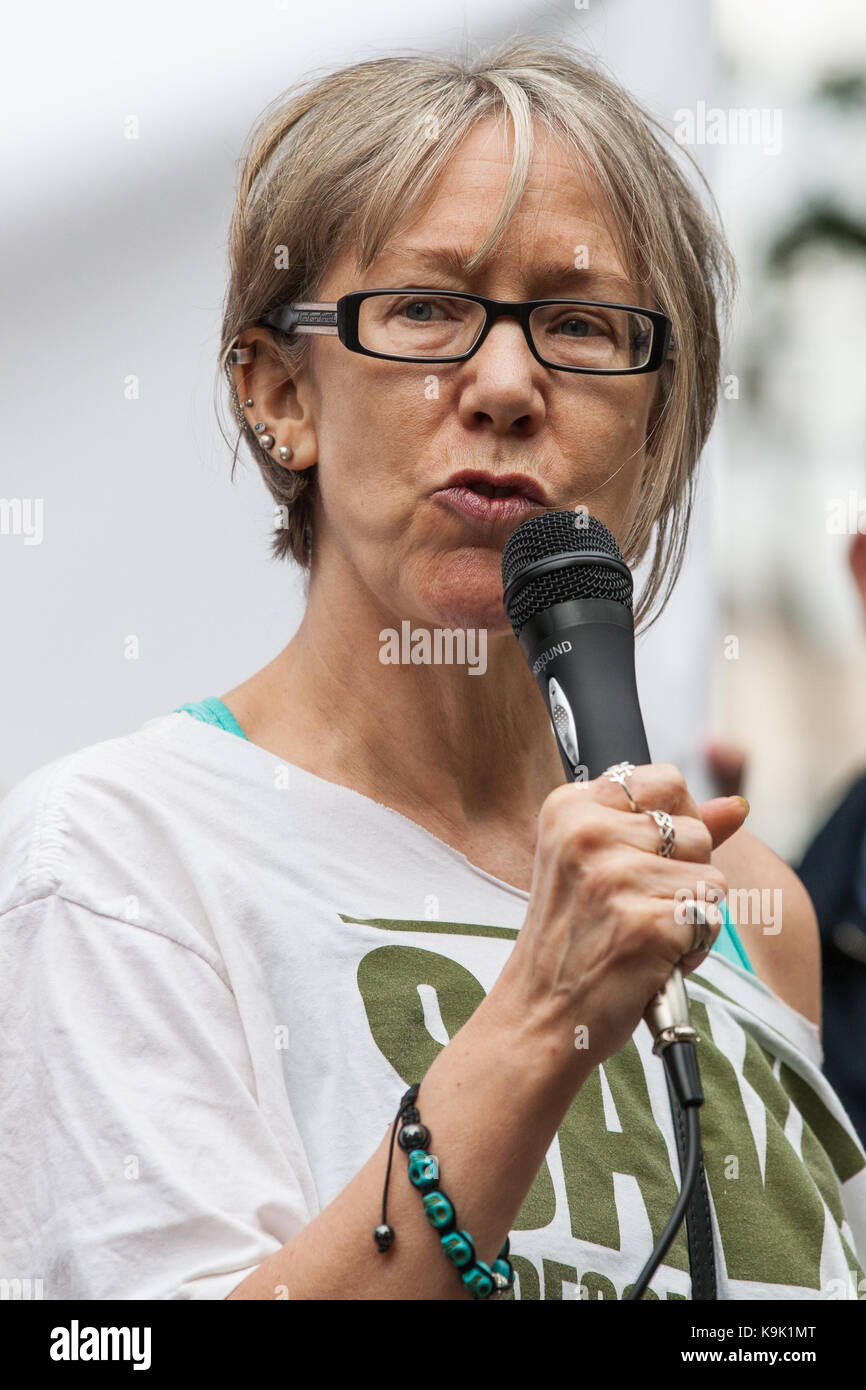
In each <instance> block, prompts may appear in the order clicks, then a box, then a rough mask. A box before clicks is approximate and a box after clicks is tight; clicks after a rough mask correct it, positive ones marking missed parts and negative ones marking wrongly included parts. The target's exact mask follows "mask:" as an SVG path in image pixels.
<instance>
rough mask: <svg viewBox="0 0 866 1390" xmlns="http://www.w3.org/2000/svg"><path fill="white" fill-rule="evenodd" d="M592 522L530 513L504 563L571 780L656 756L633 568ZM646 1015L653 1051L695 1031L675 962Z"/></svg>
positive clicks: (511, 607) (507, 593)
mask: <svg viewBox="0 0 866 1390" xmlns="http://www.w3.org/2000/svg"><path fill="white" fill-rule="evenodd" d="M565 518H568V520H567V522H566V521H565ZM588 521H589V527H585V528H584V533H585V536H586V539H585V540H581V535H580V533H579V532H577V531H576V530H575V527H574V514H573V513H564V512H554V513H546V514H543V515H541V516H539V517H532V518H530V519H529V520H528V521H526V522H524V523H523V524H522V526H519V527H518V528H517V530H516V531H515V532H514V533H513V534H512V536H511V538H510V539H509V541H508V544H507V546H506V548H505V552H504V555H503V563H502V571H503V584H504V597H505V605H506V609H507V610H508V614H509V617H510V618H511V619H512V623H513V625H514V630H515V634H516V635H517V638H518V641H519V642H520V645H521V647H522V649H523V652H524V655H525V656H526V659H527V661H528V662H529V666H530V669H531V671H532V674H533V675H534V677H535V680H536V682H537V684H538V688H539V690H540V691H541V694H542V696H543V698H544V701H545V704H546V706H547V709H548V712H549V714H550V719H551V723H552V725H553V730H554V733H555V735H556V739H557V744H558V747H559V755H560V758H561V760H562V765H563V768H564V769H565V773H566V776H567V777H568V778H569V779H570V780H571V781H578V780H580V781H586V780H589V779H591V778H594V777H598V776H600V775H601V774H602V773H603V772H604V771H605V770H606V769H607V768H608V767H611V766H612V765H613V764H615V763H619V762H626V761H627V762H630V763H634V764H636V765H639V764H643V763H649V762H651V761H652V760H651V758H650V752H649V746H648V744H647V738H646V731H645V729H644V723H643V716H642V714H641V709H640V702H639V699H638V692H637V680H636V677H635V661H634V615H633V612H632V608H631V592H632V580H631V571H630V570H629V569H628V566H627V565H626V564H625V562H624V561H623V559H622V556H621V554H620V551H619V547H618V546H617V544H616V541H615V540H614V538H613V536H612V535H611V533H610V532H609V531H608V530H607V527H605V526H604V525H603V523H602V522H600V521H599V520H598V518H596V517H589V518H588ZM566 528H567V529H566ZM521 532H523V533H524V537H521ZM545 549H546V550H547V551H548V554H547V555H546V556H545V554H544V551H545ZM539 551H540V552H541V553H540V555H539ZM610 592H614V593H615V594H616V597H608V596H606V595H607V594H608V593H610ZM573 594H577V595H578V596H577V597H574V596H572V595H573ZM551 598H553V599H555V600H556V601H553V602H551V601H550V600H551ZM647 809H650V808H647ZM644 1019H645V1020H646V1022H647V1024H648V1026H649V1028H650V1030H651V1031H652V1034H653V1037H654V1039H655V1042H654V1049H653V1050H654V1051H655V1052H656V1053H659V1052H661V1051H663V1050H664V1048H665V1047H667V1046H668V1045H669V1044H670V1043H672V1042H680V1041H685V1040H691V1041H694V1040H695V1039H696V1034H695V1032H694V1029H693V1028H692V1027H691V1025H690V1022H689V1007H688V996H687V994H686V989H685V984H684V983H683V977H682V974H681V972H680V970H679V969H678V968H675V969H674V971H673V973H672V974H671V977H670V979H669V980H668V982H667V984H666V985H664V986H663V987H662V989H660V990H659V991H658V993H657V994H655V995H654V996H653V998H652V999H651V1000H650V1002H649V1004H648V1005H647V1008H646V1010H645V1012H644Z"/></svg>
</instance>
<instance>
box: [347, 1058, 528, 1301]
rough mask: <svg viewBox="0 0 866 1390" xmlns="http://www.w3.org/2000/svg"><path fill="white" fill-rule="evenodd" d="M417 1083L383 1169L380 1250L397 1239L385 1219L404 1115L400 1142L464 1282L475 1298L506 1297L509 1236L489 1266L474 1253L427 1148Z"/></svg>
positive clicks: (510, 1280) (510, 1283) (510, 1275)
mask: <svg viewBox="0 0 866 1390" xmlns="http://www.w3.org/2000/svg"><path fill="white" fill-rule="evenodd" d="M419 1084H420V1083H416V1085H414V1086H410V1087H409V1090H408V1091H407V1092H406V1094H405V1095H404V1097H403V1099H402V1100H401V1101H400V1107H399V1109H398V1111H397V1114H396V1116H395V1118H394V1124H393V1127H392V1129H391V1146H390V1148H389V1150H388V1168H387V1170H386V1173H385V1191H384V1193H383V1194H382V1224H381V1225H380V1226H377V1227H376V1229H375V1231H374V1232H373V1239H374V1240H375V1242H376V1245H377V1246H378V1248H379V1252H380V1254H384V1253H385V1252H386V1251H387V1250H390V1248H391V1246H392V1244H393V1242H394V1231H393V1228H392V1227H391V1226H389V1225H388V1220H387V1203H388V1183H389V1181H390V1179H391V1159H392V1158H393V1155H394V1134H395V1132H396V1129H397V1125H398V1123H399V1122H400V1121H401V1120H402V1127H401V1129H400V1134H399V1137H398V1140H397V1142H398V1144H399V1145H400V1148H401V1149H403V1150H405V1152H406V1154H407V1155H408V1158H409V1181H410V1182H411V1183H412V1185H413V1186H414V1187H417V1188H418V1190H419V1192H420V1193H421V1195H422V1197H423V1199H424V1211H425V1213H426V1215H427V1219H428V1221H429V1222H430V1223H431V1225H432V1226H433V1227H435V1229H436V1231H437V1233H438V1235H439V1240H440V1243H441V1245H442V1249H443V1250H444V1251H445V1254H446V1255H447V1256H448V1258H449V1260H451V1262H452V1264H453V1265H455V1267H456V1269H457V1272H458V1273H459V1274H460V1278H461V1280H462V1282H463V1283H464V1284H465V1285H466V1287H467V1288H468V1289H469V1291H470V1293H471V1294H472V1296H473V1297H474V1298H507V1297H508V1295H509V1293H510V1292H511V1289H512V1288H513V1287H514V1270H513V1269H512V1267H511V1265H510V1263H509V1260H508V1253H509V1250H510V1241H509V1238H508V1236H506V1237H505V1244H504V1245H503V1247H502V1249H501V1250H500V1252H499V1254H498V1255H497V1257H496V1259H495V1260H494V1261H493V1266H492V1267H491V1266H490V1265H487V1264H485V1263H484V1261H483V1260H479V1259H476V1256H475V1246H474V1244H473V1243H472V1237H471V1236H470V1235H469V1233H468V1231H461V1230H458V1228H457V1212H456V1211H455V1209H454V1203H453V1202H452V1201H451V1199H450V1198H449V1197H447V1196H446V1195H445V1193H444V1192H442V1191H441V1189H440V1187H439V1160H438V1158H437V1157H436V1155H435V1154H431V1153H428V1152H427V1148H428V1145H429V1143H430V1131H429V1129H428V1128H427V1126H426V1125H423V1124H422V1123H421V1116H420V1115H419V1113H418V1110H417V1108H416V1106H415V1100H416V1098H417V1095H418V1090H419Z"/></svg>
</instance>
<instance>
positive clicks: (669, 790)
mask: <svg viewBox="0 0 866 1390" xmlns="http://www.w3.org/2000/svg"><path fill="white" fill-rule="evenodd" d="M625 780H626V783H627V785H628V788H629V791H630V792H631V794H632V797H633V798H634V800H635V802H636V803H637V805H638V807H639V808H640V809H642V810H643V809H646V810H653V809H656V810H659V811H668V812H669V813H670V814H671V815H681V816H695V817H696V818H697V819H698V820H700V818H701V817H700V813H699V811H698V803H697V802H696V801H695V799H694V797H693V796H692V794H691V792H690V791H689V789H688V787H687V786H686V780H685V777H684V776H683V774H682V772H681V771H680V769H679V768H678V767H675V766H674V764H673V763H642V764H641V765H640V766H639V767H636V768H635V770H634V772H632V773H630V774H629V775H628V776H627V777H626V779H625ZM579 785H580V784H579V783H575V786H579ZM584 786H586V787H590V788H592V792H593V795H594V797H595V798H596V800H598V801H602V802H603V803H604V805H606V806H613V807H614V808H615V809H617V810H620V811H629V810H632V806H631V803H630V801H629V799H628V792H626V790H625V788H624V787H623V786H622V785H621V784H620V783H619V782H617V781H614V780H613V779H612V778H611V777H610V776H609V775H608V774H607V773H606V772H603V773H602V774H601V776H600V777H595V778H593V780H592V781H591V782H587V783H584Z"/></svg>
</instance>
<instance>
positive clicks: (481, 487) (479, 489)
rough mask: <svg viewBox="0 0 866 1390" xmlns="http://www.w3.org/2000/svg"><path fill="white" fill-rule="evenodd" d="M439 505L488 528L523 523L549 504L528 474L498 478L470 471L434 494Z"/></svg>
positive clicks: (464, 472) (466, 471)
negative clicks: (504, 523)
mask: <svg viewBox="0 0 866 1390" xmlns="http://www.w3.org/2000/svg"><path fill="white" fill-rule="evenodd" d="M434 497H435V500H436V502H437V503H438V504H439V505H441V506H444V507H447V508H448V509H449V510H451V511H453V512H457V513H458V514H459V515H460V516H462V517H463V518H464V520H466V521H469V522H473V523H475V524H476V525H481V526H483V527H485V528H488V529H489V528H490V527H491V526H500V525H501V524H502V523H503V522H508V523H513V522H515V521H517V522H519V521H523V520H525V518H526V517H527V516H531V515H533V514H535V513H537V512H539V511H542V510H544V508H545V507H547V506H548V505H549V503H548V499H547V497H546V496H545V493H544V490H543V489H542V487H541V484H540V483H537V482H536V481H535V479H534V478H531V477H529V475H528V474H525V473H506V474H502V475H500V476H499V477H498V478H495V477H493V476H491V474H489V473H488V474H484V473H482V472H481V471H480V469H479V470H475V469H466V470H464V471H463V472H462V473H456V474H454V475H453V477H451V478H449V480H448V482H447V483H446V484H445V486H444V487H442V488H439V489H437V491H436V492H435V494H434Z"/></svg>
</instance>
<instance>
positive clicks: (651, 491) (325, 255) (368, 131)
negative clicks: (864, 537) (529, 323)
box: [220, 38, 737, 626]
mask: <svg viewBox="0 0 866 1390" xmlns="http://www.w3.org/2000/svg"><path fill="white" fill-rule="evenodd" d="M503 115H507V116H508V117H510V120H511V125H512V129H513V133H514V150H513V160H512V168H511V174H510V179H509V184H508V187H507V190H506V195H505V198H504V200H503V204H502V207H501V208H500V211H499V214H498V216H497V219H496V221H495V223H494V225H493V227H492V228H491V229H490V232H489V234H488V236H487V237H486V239H485V241H484V243H483V244H482V245H481V246H480V247H479V248H478V250H477V253H476V255H475V256H474V258H473V261H472V263H471V265H470V266H469V267H468V269H470V270H471V269H474V268H475V267H476V266H477V265H479V264H481V262H482V261H484V260H486V259H487V257H488V256H489V255H490V254H491V252H492V251H493V250H494V249H495V247H496V245H497V243H498V242H499V239H500V238H501V236H502V234H503V232H504V231H505V228H506V226H507V224H508V221H509V219H510V217H511V215H512V213H513V211H514V209H515V208H516V206H517V204H518V202H519V201H520V198H521V195H522V192H523V188H524V185H525V182H526V178H527V174H528V172H529V167H530V163H531V160H532V154H533V148H534V130H533V121H534V120H537V121H538V122H540V123H541V125H542V126H543V127H544V128H546V129H547V130H548V131H549V132H550V134H551V135H553V136H555V137H557V138H558V139H559V140H560V141H561V142H562V143H563V144H564V146H565V147H566V148H567V149H569V150H571V151H572V152H573V154H574V158H575V161H576V164H578V165H579V166H581V167H583V168H585V169H587V170H588V171H589V172H590V173H591V175H592V176H594V177H595V179H596V180H597V181H598V184H599V186H600V187H601V189H602V191H603V192H604V194H605V196H606V198H607V200H608V202H609V205H610V209H611V214H612V218H613V229H612V230H613V234H614V236H615V240H616V241H617V243H618V246H619V249H620V252H621V254H622V255H623V257H624V259H625V262H626V268H627V270H628V272H629V273H630V275H631V276H632V278H633V279H634V281H635V283H636V284H639V285H643V286H645V287H646V289H647V292H648V293H649V295H650V296H651V299H652V301H653V305H654V306H655V307H657V308H660V309H661V310H662V311H663V312H664V313H666V314H667V315H668V316H669V318H670V319H671V320H672V323H673V338H674V342H675V343H676V357H675V361H670V362H667V363H666V364H665V365H664V366H663V367H662V368H661V370H660V372H659V374H658V378H657V380H658V391H659V395H658V400H659V402H660V410H659V413H658V415H657V417H656V421H655V425H654V429H653V431H652V433H653V434H654V438H653V440H652V443H653V448H652V455H653V459H654V461H655V467H654V468H653V470H652V473H651V475H650V482H649V484H648V485H647V487H646V488H645V492H644V495H643V497H642V499H641V504H640V506H639V507H638V508H637V511H636V515H635V518H634V522H633V524H632V526H631V527H630V529H629V532H628V534H627V535H626V536H625V537H624V538H621V548H622V552H623V556H624V558H625V560H626V562H627V563H628V564H630V565H634V564H637V563H638V561H640V560H641V559H642V558H643V557H644V555H645V553H646V552H647V550H648V547H649V544H650V539H651V534H652V531H653V528H654V527H656V539H655V548H654V551H653V556H652V563H651V567H650V571H649V576H648V579H647V583H646V584H645V586H644V589H643V592H642V593H641V595H640V596H639V599H638V600H637V601H636V604H635V625H636V626H638V625H639V624H640V622H641V621H642V620H643V618H644V617H645V616H646V615H647V614H649V613H650V612H651V611H652V606H653V604H654V603H655V602H656V600H657V599H658V597H659V595H660V594H661V595H662V596H661V601H660V603H659V605H658V610H657V612H655V613H654V614H653V615H652V618H651V621H655V619H656V618H657V617H658V616H659V614H660V613H661V611H662V609H663V608H664V606H665V604H666V603H667V600H668V598H669V597H670V593H671V590H672V589H673V586H674V584H675V582H676V579H677V576H678V574H679V572H680V568H681V566H682V561H683V555H684V552H685V545H686V540H687V536H688V529H689V521H690V517H691V512H692V506H693V501H694V490H695V485H696V469H697V463H698V459H699V457H700V454H701V450H702V449H703V446H704V443H705V441H706V438H707V435H708V434H709V431H710V427H711V425H712V422H713V419H714V416H715V411H716V405H717V400H718V393H719V385H720V356H721V349H720V331H719V323H718V321H717V316H718V317H722V316H723V315H724V316H726V315H727V314H728V312H729V309H730V305H731V302H732V300H733V295H734V291H735V288H736V281H737V273H736V267H735V263H734V259H733V256H732V254H731V252H730V249H729V248H728V245H727V243H726V241H725V239H724V236H723V234H722V231H721V229H720V225H717V223H716V222H715V221H714V220H713V219H712V218H711V217H710V216H709V215H708V214H707V212H705V211H704V208H703V207H702V205H701V202H700V200H699V198H698V196H697V194H696V192H695V191H694V190H693V188H692V186H691V185H690V183H689V182H688V180H687V179H686V178H685V177H684V175H683V173H682V172H681V171H680V168H679V167H678V163H677V161H676V159H675V158H674V156H673V154H672V153H671V151H670V150H669V149H666V148H665V144H664V143H663V141H670V139H671V137H670V136H669V135H668V134H667V132H666V131H665V130H664V128H663V127H662V126H661V125H660V124H659V123H658V122H657V121H656V120H655V119H654V118H653V117H652V116H651V115H649V113H648V112H647V111H645V110H644V109H643V108H642V107H641V106H639V105H638V103H637V102H635V101H634V100H633V99H632V98H631V97H630V96H629V95H628V94H627V93H626V92H625V91H624V90H623V89H622V88H621V87H620V86H619V85H618V84H617V83H616V82H614V81H613V80H612V79H611V78H610V77H608V76H606V75H604V74H603V73H602V72H601V71H600V69H599V65H598V63H597V62H596V61H594V60H589V59H587V58H586V55H584V54H581V53H579V52H578V51H577V50H575V49H573V48H572V47H571V46H570V45H568V44H567V43H565V42H564V41H558V40H548V39H544V40H537V39H531V38H527V39H524V38H520V39H511V40H508V41H507V42H505V43H503V44H500V45H499V46H498V47H496V48H495V49H494V50H493V51H492V52H489V53H487V54H483V55H482V56H479V57H476V58H475V59H474V60H471V61H470V60H460V59H458V58H454V57H446V56H441V55H436V54H412V55H405V56H404V55H400V56H394V57H381V58H374V59H370V60H367V61H364V62H360V63H355V64H353V65H351V66H349V67H344V68H341V69H339V70H338V71H336V72H330V73H328V74H327V75H325V76H311V75H307V77H306V78H305V79H303V80H302V82H301V83H300V84H299V85H298V87H297V88H294V89H292V92H291V93H290V94H289V95H288V96H286V95H283V96H281V97H280V98H278V99H277V101H276V102H274V103H272V104H271V105H270V106H269V107H267V108H266V109H265V111H264V113H263V115H262V116H261V117H260V119H259V121H258V123H257V125H256V127H255V128H254V130H253V131H252V134H251V136H250V138H249V141H248V146H247V149H246V153H245V155H244V156H242V159H243V168H242V172H241V176H240V182H239V186H238V191H237V200H236V204H235V209H234V214H233V217H232V223H231V230H230V239H229V254H230V264H231V276H230V281H229V285H228V290H227V293H226V299H225V306H224V313H223V324H222V343H221V350H220V373H221V374H222V372H224V371H227V370H230V369H228V368H227V357H228V353H229V350H230V348H231V347H232V346H233V345H234V343H235V341H236V339H237V337H238V335H239V334H240V333H241V332H242V331H243V329H244V328H247V327H250V326H252V325H253V324H254V323H256V322H257V321H258V320H259V318H260V317H261V316H262V314H264V313H266V312H267V311H268V310H269V309H271V308H273V307H275V306H276V305H277V304H281V303H288V302H290V301H292V300H315V299H317V298H318V297H319V295H318V286H319V283H320V282H321V281H322V279H323V277H324V275H325V273H326V272H327V269H328V266H329V265H330V264H331V263H332V262H333V260H335V259H336V258H337V257H338V256H339V255H340V254H342V253H343V252H344V251H346V250H349V249H353V250H354V251H355V254H356V256H357V261H358V266H359V269H360V270H362V271H363V270H366V269H367V268H368V267H369V266H370V265H371V264H372V262H373V261H374V259H375V258H376V256H377V255H379V254H380V252H381V251H382V250H383V249H384V247H385V245H386V244H387V242H388V239H389V238H390V237H391V235H392V234H393V233H394V231H395V229H396V228H397V227H398V225H399V224H401V223H402V222H404V221H405V220H407V219H409V217H410V216H411V214H412V213H413V212H414V211H416V210H417V209H420V205H421V203H422V200H423V199H424V197H425V195H426V194H428V193H429V192H432V185H433V183H434V181H435V180H436V178H437V177H438V176H439V174H440V173H441V172H442V171H443V170H444V168H445V166H446V165H447V164H448V162H449V161H450V159H451V158H452V157H453V156H454V154H455V153H456V151H457V148H458V146H459V145H460V142H461V141H462V139H463V138H464V137H465V136H466V135H467V134H468V133H469V131H470V130H471V128H472V127H473V126H474V125H475V124H476V122H478V121H479V120H482V119H484V118H486V117H490V116H495V117H497V118H501V117H502V116H503ZM359 117H360V118H359ZM431 131H432V132H433V134H434V136H435V138H431ZM656 132H658V133H656ZM660 137H661V138H660ZM683 153H684V154H685V156H686V157H687V158H688V159H689V160H690V162H691V164H692V166H693V167H694V169H695V170H696V171H697V174H698V177H699V178H700V180H701V182H702V184H703V186H704V188H705V189H706V190H707V192H708V194H709V197H710V200H711V203H712V206H713V208H714V210H715V212H716V213H718V209H717V207H716V204H715V200H714V199H713V197H712V193H711V191H710V190H709V186H708V185H707V183H706V180H705V179H704V178H703V175H702V173H701V171H700V169H699V167H698V166H697V164H696V163H695V161H694V160H693V159H692V158H691V156H690V155H688V153H687V152H683ZM270 331H271V333H272V336H273V339H274V342H275V344H276V346H277V350H278V352H279V353H280V356H281V358H282V359H283V360H284V362H285V367H286V372H287V376H291V375H292V374H293V373H294V372H295V371H296V370H297V369H298V367H299V366H300V365H301V363H302V362H304V361H305V359H306V357H307V354H308V353H309V350H310V348H309V345H310V338H309V336H308V335H306V334H296V335H295V336H294V337H291V336H289V335H286V334H284V333H281V332H279V331H278V330H270ZM234 402H235V404H234V408H235V411H237V405H236V397H235V398H234ZM244 436H245V437H246V438H247V442H248V444H249V447H250V450H251V452H252V454H253V457H254V458H255V460H256V463H257V464H258V466H259V467H260V468H261V471H262V474H263V476H264V480H265V483H266V485H267V487H268V489H269V491H270V493H271V495H272V497H273V498H274V501H275V502H276V503H277V504H279V505H280V506H281V507H282V508H285V510H284V512H283V513H282V515H283V518H284V520H285V522H286V524H283V525H281V526H279V527H278V528H277V530H276V531H275V532H274V536H273V539H272V545H271V548H272V553H273V554H274V555H275V556H276V557H278V558H281V559H282V558H289V557H292V558H294V559H295V560H297V561H298V563H299V564H300V565H302V566H303V567H304V568H308V567H309V564H310V557H311V546H312V529H311V517H312V512H313V500H314V496H315V488H316V477H315V475H316V472H317V465H314V466H313V467H312V468H309V469H305V470H300V471H297V472H292V471H291V470H289V469H287V468H283V467H280V465H279V464H278V463H277V462H275V460H274V459H272V458H271V457H270V455H269V454H268V453H267V452H265V451H264V450H263V449H262V448H261V447H260V446H259V444H258V443H257V440H256V438H255V436H251V435H250V433H249V431H244ZM239 442H240V440H238V445H239ZM238 445H236V446H235V455H234V459H233V464H232V475H234V465H235V463H236V462H237V447H238ZM662 590H664V592H663V593H662ZM647 626H649V624H647Z"/></svg>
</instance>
